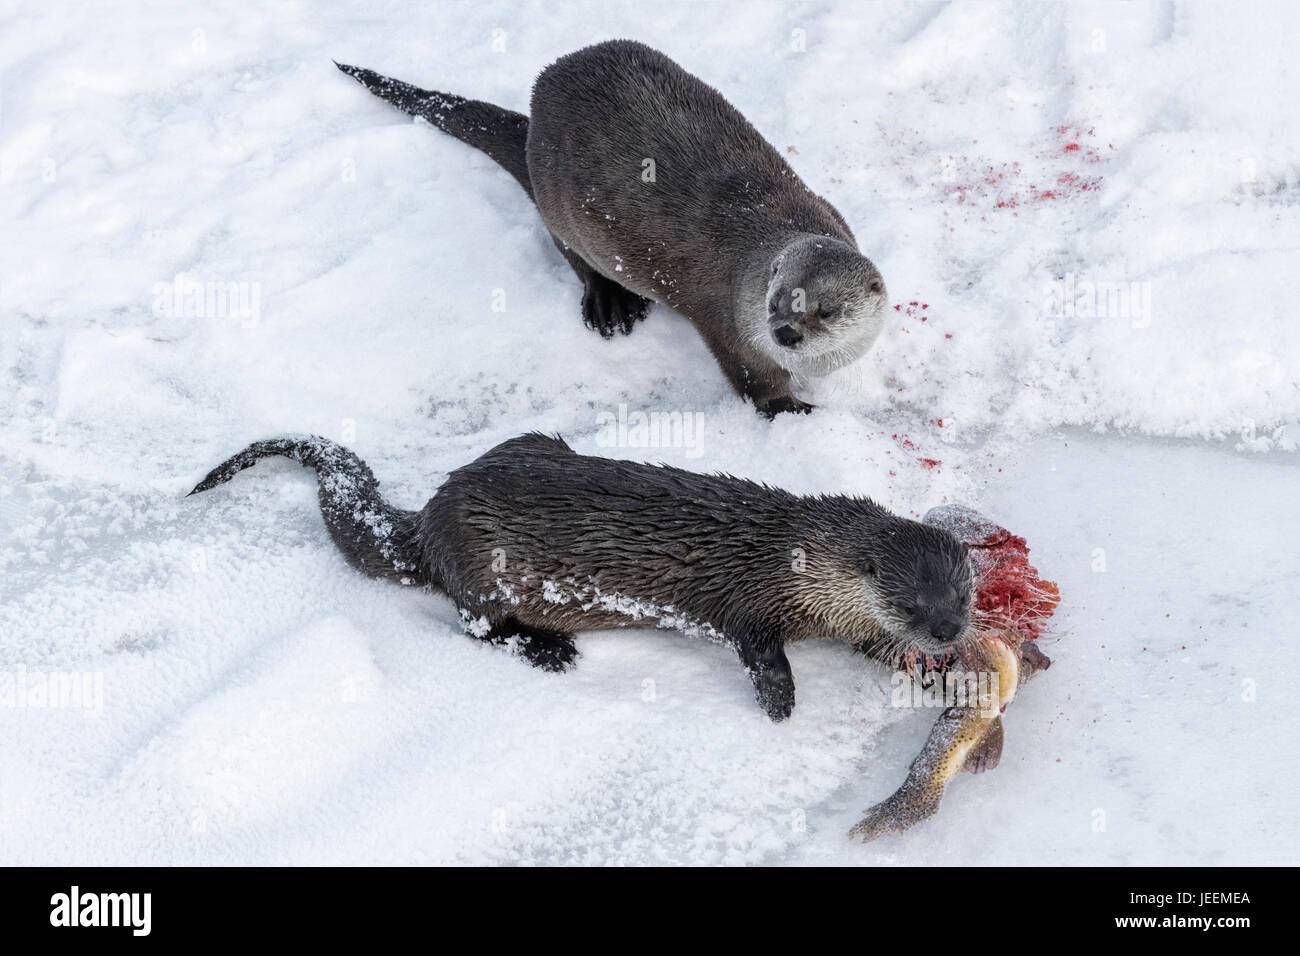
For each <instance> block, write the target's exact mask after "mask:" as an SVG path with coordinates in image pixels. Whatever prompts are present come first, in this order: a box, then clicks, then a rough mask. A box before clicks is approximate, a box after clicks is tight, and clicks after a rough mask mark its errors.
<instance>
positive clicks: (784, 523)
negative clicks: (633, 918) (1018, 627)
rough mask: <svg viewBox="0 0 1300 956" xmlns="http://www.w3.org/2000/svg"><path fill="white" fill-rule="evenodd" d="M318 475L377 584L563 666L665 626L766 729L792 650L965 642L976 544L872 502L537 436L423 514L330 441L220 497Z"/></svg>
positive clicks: (539, 660)
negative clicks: (714, 653) (707, 647)
mask: <svg viewBox="0 0 1300 956" xmlns="http://www.w3.org/2000/svg"><path fill="white" fill-rule="evenodd" d="M273 455H279V456H283V457H286V458H290V459H292V460H294V461H297V462H299V463H300V464H302V465H305V466H307V467H309V468H313V469H315V471H316V474H317V482H318V486H319V499H320V506H321V513H322V515H323V517H324V519H325V525H326V527H327V528H328V529H329V533H330V536H331V537H332V538H333V540H334V543H335V544H336V545H337V546H338V548H339V550H340V551H342V552H343V556H344V557H345V558H346V559H347V561H348V562H349V563H350V564H351V565H352V566H353V567H354V568H356V569H358V570H359V571H361V572H363V573H364V574H367V575H370V576H371V577H377V578H387V579H389V580H392V581H396V582H398V583H401V584H407V585H424V586H431V587H434V588H438V589H440V590H442V591H443V592H444V593H446V594H447V595H448V596H449V597H450V598H451V599H452V601H454V602H455V604H456V605H457V607H458V608H459V609H460V613H461V617H462V621H463V623H464V625H465V628H466V630H467V631H469V633H471V634H472V635H474V636H476V637H480V638H483V639H485V640H489V641H494V642H506V641H509V642H511V643H513V644H515V645H516V646H517V647H518V648H519V650H520V652H521V653H522V655H523V656H525V657H526V658H527V659H528V660H529V661H530V662H531V663H533V664H534V665H536V666H539V667H544V668H548V669H552V670H564V669H566V668H568V667H569V666H570V665H572V664H573V662H574V660H575V658H576V656H577V649H576V647H575V645H574V642H573V632H575V631H580V630H600V629H606V628H635V627H661V628H673V629H677V630H684V631H687V632H688V633H694V634H700V635H703V636H706V637H709V638H712V639H715V640H719V641H722V642H725V643H728V644H731V645H732V646H734V647H735V649H736V651H737V652H738V655H739V657H740V661H741V663H742V664H743V665H744V667H745V669H746V671H747V672H748V673H749V676H750V678H751V680H752V681H753V684H754V689H755V694H756V696H757V699H758V702H759V704H760V705H761V706H762V707H763V709H764V710H765V711H766V712H767V714H768V716H770V717H771V718H772V719H773V720H782V719H784V718H785V717H788V716H789V715H790V713H791V711H792V709H793V707H794V677H793V675H792V674H791V671H790V662H789V661H788V660H787V659H786V655H785V650H784V644H785V642H787V641H794V640H800V639H802V638H806V637H812V636H825V637H838V638H842V639H845V640H848V641H851V642H853V643H854V644H856V645H858V646H859V647H860V648H861V649H862V650H864V651H865V652H866V653H868V654H870V655H871V656H872V657H875V658H877V659H878V660H881V661H886V662H896V661H898V660H900V659H902V658H904V657H907V656H909V655H911V656H912V657H913V658H914V657H915V656H916V655H928V656H933V657H942V656H945V655H947V654H949V653H951V652H957V651H959V650H960V648H961V647H962V646H963V645H964V643H965V641H966V639H967V637H968V635H969V634H970V633H972V628H971V614H970V608H971V600H972V595H973V593H974V578H973V573H972V566H971V562H970V560H969V553H968V550H967V546H966V545H965V544H964V543H963V542H962V541H960V540H959V539H958V538H957V537H956V536H955V535H953V534H951V533H950V532H948V531H946V530H943V529H941V528H936V527H931V526H929V525H925V524H922V523H920V522H916V521H911V520H908V519H906V518H900V517H898V516H896V515H894V514H892V513H890V512H889V511H887V510H886V509H884V508H882V507H881V506H880V505H878V504H876V503H875V502H873V501H871V500H870V499H867V498H857V497H847V496H842V495H819V496H812V497H801V496H798V495H794V494H791V493H790V492H787V491H782V490H780V489H777V488H771V487H768V486H767V485H762V484H757V483H755V482H752V481H746V480H744V479H740V478H733V477H731V476H729V475H703V474H698V473H696V472H690V471H683V470H681V469H678V468H672V467H668V466H666V465H646V464H638V463H635V462H629V461H618V460H614V459H608V458H598V457H592V456H587V455H579V454H577V453H576V452H575V451H573V449H571V448H570V447H569V446H568V445H567V444H565V443H564V442H563V441H562V440H561V439H559V438H555V437H548V436H545V435H541V434H537V433H532V434H527V435H523V436H521V437H518V438H512V439H510V440H509V441H506V442H503V443H502V444H500V445H497V446H496V447H495V448H493V449H491V450H490V451H488V452H487V453H486V454H484V455H482V456H481V457H480V458H478V459H476V460H475V461H473V462H471V463H469V464H468V465H465V466H464V467H462V468H459V469H457V470H455V471H453V472H452V473H451V474H450V475H448V476H447V480H446V481H445V482H444V483H443V485H442V486H441V487H440V488H439V489H438V491H437V492H436V493H435V494H434V496H433V497H432V498H431V499H430V500H429V502H428V503H427V504H426V505H425V506H424V507H423V508H422V509H421V510H420V511H418V512H416V511H404V510H401V509H399V508H396V507H394V506H393V505H391V504H389V503H388V502H386V501H385V500H384V499H383V498H382V497H381V496H380V494H379V483H378V481H376V479H375V477H374V474H373V473H372V472H371V470H370V468H369V467H368V466H367V465H366V464H365V462H363V461H362V460H361V459H360V458H358V457H357V456H356V455H355V454H354V453H353V452H351V451H349V450H348V449H346V448H344V447H342V446H340V445H337V444H335V443H334V442H331V441H328V440H327V439H324V438H318V437H305V438H302V437H299V438H273V439H268V440H265V441H259V442H255V443H254V444H251V445H249V446H248V447H247V448H245V449H244V450H243V451H241V452H239V453H238V454H236V455H234V456H233V457H231V458H229V459H228V460H226V461H225V462H223V463H222V464H221V465H219V466H217V467H216V468H214V469H213V470H212V471H211V472H209V473H208V475H207V477H205V478H204V479H203V480H202V481H201V482H199V483H198V485H197V486H196V487H195V488H194V490H193V491H191V492H190V494H195V493H197V492H201V491H207V490H208V489H210V488H214V487H216V486H217V485H220V484H223V483H224V482H226V481H229V480H230V479H231V478H232V477H233V476H234V475H235V474H237V473H238V472H240V471H242V470H243V469H245V468H248V467H250V466H252V465H254V464H256V463H257V462H258V461H260V460H261V459H263V458H266V457H268V456H273Z"/></svg>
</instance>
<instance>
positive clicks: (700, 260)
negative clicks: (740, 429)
mask: <svg viewBox="0 0 1300 956" xmlns="http://www.w3.org/2000/svg"><path fill="white" fill-rule="evenodd" d="M339 69H340V70H342V71H344V72H345V73H347V74H349V75H351V76H353V77H355V78H356V79H358V80H359V81H360V82H361V83H363V84H364V85H365V86H366V87H367V88H368V89H369V90H371V92H373V93H375V94H376V95H378V96H380V97H382V98H383V99H385V100H387V101H389V102H390V103H392V104H394V105H395V106H397V107H398V108H399V109H402V110H404V111H406V112H408V113H411V114H413V115H416V116H420V117H423V118H424V119H426V120H428V121H429V122H430V123H432V124H433V125H435V126H437V127H438V128H439V129H441V130H443V131H444V132H447V133H449V134H451V135H452V136H455V137H456V138H458V139H460V140H462V141H464V142H466V143H469V144H470V145H472V146H475V147H477V148H479V149H481V150H483V151H484V152H486V153H487V154H488V155H489V156H491V157H492V158H493V159H495V160H496V161H497V162H498V163H500V164H501V165H502V166H503V167H504V168H505V169H506V170H507V171H509V172H510V174H511V175H512V176H514V178H515V179H516V180H518V182H519V183H520V185H522V186H523V187H524V190H525V191H526V192H527V193H528V194H529V196H531V197H532V198H533V200H534V202H535V203H536V204H537V208H538V210H539V211H540V212H541V215H542V219H543V220H544V221H545V223H546V226H547V228H548V229H549V230H550V232H551V235H552V237H553V239H554V240H555V243H556V246H557V247H558V248H559V249H560V251H561V252H562V253H563V255H564V257H565V258H566V259H567V260H568V262H569V264H570V265H571V266H572V267H573V269H574V271H575V272H576V273H577V274H578V278H579V279H581V280H582V283H583V286H584V293H583V301H582V311H583V317H584V319H585V321H586V322H587V324H588V325H589V326H591V327H592V328H594V329H596V330H598V331H599V332H600V333H601V334H602V335H605V336H607V337H608V336H610V335H612V334H613V333H614V332H615V331H616V330H617V331H622V332H624V333H626V332H630V331H631V329H632V327H633V325H634V324H635V323H636V322H637V321H638V320H639V319H641V318H643V317H644V315H645V313H646V308H647V306H648V305H649V302H650V300H654V301H656V302H659V303H661V304H663V305H666V306H669V307H670V308H673V309H675V310H677V311H678V312H680V313H681V314H683V315H685V316H686V317H687V318H689V319H690V320H691V321H692V322H693V323H694V325H695V327H696V328H697V329H698V330H699V332H700V334H701V335H702V336H703V337H704V340H705V341H706V342H707V343H708V345H709V348H710V349H711V350H712V352H713V354H714V356H716V358H717V360H718V362H719V364H720V365H721V366H722V368H723V370H724V372H725V373H726V375H727V377H728V378H729V379H730V381H731V383H732V385H733V386H735V388H736V389H737V390H738V391H739V392H740V393H741V394H742V395H745V396H747V397H749V398H750V399H751V400H753V401H754V402H755V404H756V405H758V407H759V408H760V410H762V411H764V412H766V413H768V414H775V413H776V412H779V411H793V410H800V411H806V410H807V409H808V407H809V406H806V405H804V404H803V403H802V402H800V401H799V400H798V399H797V398H796V397H795V396H794V395H793V393H792V382H791V373H790V371H789V370H788V369H789V368H792V367H798V368H800V369H801V370H803V369H805V368H806V370H807V371H808V372H809V373H810V374H822V373H824V371H825V370H826V369H825V368H824V367H823V366H824V365H825V362H823V361H821V360H820V359H818V360H817V361H811V362H809V363H805V362H802V361H801V360H800V358H799V356H798V355H796V353H795V352H794V351H793V349H794V348H798V346H794V347H792V351H791V352H788V353H787V352H782V351H781V349H780V348H779V347H777V346H776V345H773V344H771V343H770V342H769V341H768V339H767V335H768V332H769V330H768V328H767V324H766V323H767V322H768V321H769V319H770V321H771V322H772V323H773V327H774V328H775V327H776V326H777V325H788V324H789V323H790V322H791V321H794V322H795V325H796V327H797V328H798V329H799V331H800V333H802V334H803V335H805V336H806V338H807V342H805V343H804V344H805V347H810V346H811V344H812V341H813V340H814V339H816V338H817V337H818V336H819V335H820V334H821V333H822V331H823V329H822V325H821V319H820V316H819V314H818V313H817V310H816V309H815V308H814V309H813V310H811V312H810V313H809V314H807V315H804V314H802V309H801V312H800V314H798V315H795V316H793V317H792V316H790V315H785V314H777V313H776V312H773V311H771V310H777V309H779V308H780V305H779V302H778V301H777V300H778V299H779V296H778V295H776V294H773V295H772V296H769V282H770V281H771V280H772V278H773V276H774V275H775V273H774V271H773V270H774V261H775V259H776V258H777V257H778V254H779V253H781V252H782V251H783V250H785V249H786V248H787V247H788V246H789V244H790V243H792V242H795V241H797V240H798V239H800V238H801V237H802V238H817V239H819V240H820V243H821V244H819V245H817V246H816V247H815V249H814V250H813V251H812V252H811V253H810V258H808V257H800V256H793V255H792V256H789V257H787V259H788V263H789V267H790V270H791V271H790V275H789V276H784V275H783V277H782V282H781V283H780V285H781V289H780V290H779V291H780V292H781V294H784V293H785V292H788V290H789V288H792V287H794V286H800V287H802V286H803V285H804V284H807V285H809V286H810V287H814V288H820V289H821V290H822V291H823V295H826V296H830V295H834V296H835V297H836V299H837V302H838V303H839V304H840V305H841V306H842V308H839V309H837V310H835V311H836V312H838V313H839V318H838V320H837V321H839V322H840V329H839V337H840V338H841V341H842V342H843V340H846V339H847V338H848V337H849V334H850V323H852V321H853V320H852V319H850V318H847V317H846V316H848V315H850V314H851V313H855V312H856V311H857V310H859V309H861V308H865V307H866V302H867V301H869V302H870V303H871V304H872V305H871V307H872V309H874V310H877V311H876V314H880V313H879V310H883V307H884V306H883V302H884V287H883V283H881V282H880V277H879V273H877V272H876V271H875V268H874V266H872V265H871V263H870V262H869V261H868V260H867V259H866V258H865V257H863V256H861V255H860V253H859V252H858V249H857V244H856V242H855V240H854V238H853V234H852V233H851V232H850V231H849V227H848V225H847V224H846V223H845V221H844V219H843V217H841V216H840V214H839V213H838V212H837V211H836V210H835V209H834V208H833V207H832V206H831V205H830V203H828V202H826V200H824V199H822V198H821V197H820V196H818V195H816V194H815V193H813V192H812V191H811V190H810V189H808V187H807V186H806V185H805V184H804V183H803V181H802V180H801V179H800V178H799V177H798V176H797V175H796V174H795V172H794V170H793V169H791V168H790V166H789V164H788V163H786V161H785V160H784V159H783V158H782V157H781V155H780V154H779V153H778V152H777V151H776V150H775V149H774V148H773V147H772V146H771V145H770V144H769V143H768V142H767V141H766V140H765V139H763V137H762V136H761V135H759V133H758V132H757V131H756V130H755V129H754V127H753V126H751V125H750V124H749V122H748V121H747V120H746V119H745V118H744V117H743V116H741V114H740V113H739V112H738V111H737V110H736V109H735V108H734V107H733V106H732V105H731V104H730V103H728V102H727V101H726V100H725V99H724V98H723V97H722V95H721V94H720V93H718V92H717V91H716V90H715V89H713V88H712V87H710V86H708V85H706V84H705V83H703V82H701V81H700V80H699V79H697V78H696V77H694V76H692V75H691V74H690V73H688V72H687V71H686V70H684V69H682V68H681V67H680V66H678V65H677V64H676V63H674V62H673V61H672V60H670V59H668V57H666V56H664V55H663V54H662V53H659V52H657V51H655V50H653V49H651V48H649V47H647V46H645V45H643V44H640V43H636V42H633V41H628V40H614V41H609V42H606V43H599V44H596V45H594V46H590V47H587V48H585V49H582V50H579V51H577V52H575V53H572V54H569V55H568V56H564V57H561V58H560V59H559V60H557V61H556V62H555V63H553V64H552V65H551V66H549V67H547V68H546V70H544V71H543V72H542V74H541V76H539V77H538V79H537V82H536V84H535V86H534V88H533V95H532V103H531V106H530V110H531V117H525V116H523V115H521V114H519V113H514V112H511V111H509V110H504V109H501V108H500V107H496V106H493V105H492V104H490V103H484V102H481V101H478V100H465V99H462V98H461V97H458V96H454V95H450V94H446V93H439V92H433V91H429V90H422V89H419V88H418V87H414V86H411V85H409V84H406V83H402V82H400V81H398V80H393V79H390V78H388V77H384V76H381V75H379V74H377V73H374V72H372V71H370V70H365V69H360V68H358V67H353V66H346V65H342V64H339ZM646 159H653V160H654V162H655V164H656V181H655V182H645V181H643V179H642V176H641V174H642V169H643V166H642V164H643V162H644V160H646ZM805 251H806V250H805ZM805 260H806V261H805ZM787 280H788V281H787ZM825 301H827V300H826V299H823V302H825ZM805 319H806V324H805ZM864 325H865V323H864ZM877 332H878V327H877V328H876V329H875V331H873V332H872V333H871V335H870V336H869V337H868V338H867V339H866V340H865V343H862V342H855V343H854V348H844V349H841V350H840V351H839V352H838V353H835V354H837V355H838V357H837V358H835V359H834V362H835V363H836V364H843V363H844V362H846V361H851V360H852V358H854V357H856V355H855V354H851V353H855V352H856V353H860V351H861V350H862V349H864V348H865V347H867V346H869V345H870V341H871V339H873V338H874V336H875V334H876V333H877ZM834 338H835V336H832V337H831V339H828V340H827V342H828V343H829V341H831V340H833V339H834ZM756 339H757V340H758V344H756ZM858 346H860V347H858ZM828 348H829V344H828ZM765 350H766V351H765ZM768 351H771V352H774V353H776V354H779V355H781V356H788V357H789V362H787V363H786V364H785V366H784V367H783V365H782V364H779V363H778V362H777V361H774V359H773V357H772V355H771V354H767V352H768ZM831 352H834V350H833V349H831ZM783 361H784V358H783ZM791 363H793V364H791ZM801 374H802V371H801Z"/></svg>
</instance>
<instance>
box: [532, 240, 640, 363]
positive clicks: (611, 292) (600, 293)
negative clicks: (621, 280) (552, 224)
mask: <svg viewBox="0 0 1300 956" xmlns="http://www.w3.org/2000/svg"><path fill="white" fill-rule="evenodd" d="M551 238H553V239H554V238H555V237H554V236H552V237H551ZM555 245H556V247H557V248H558V249H559V250H560V252H561V253H563V254H564V258H565V259H566V260H567V261H568V263H569V265H570V266H572V267H573V271H574V272H576V273H577V274H578V278H579V279H581V280H582V321H583V323H584V324H585V325H586V326H587V328H589V329H595V330H596V331H597V332H599V333H600V334H601V337H602V338H606V339H612V338H613V337H614V333H615V332H622V333H623V334H624V335H631V334H632V327H633V326H634V325H636V324H637V322H639V321H640V320H642V319H644V318H645V315H646V311H647V310H648V309H649V308H650V300H649V299H646V298H643V297H642V296H639V295H637V294H636V293H635V292H633V291H632V290H630V289H625V288H623V287H622V286H621V285H619V284H618V283H617V282H614V281H613V280H611V279H606V278H605V277H604V276H603V275H601V274H600V273H599V272H597V271H596V270H595V269H593V268H592V267H591V266H590V265H588V264H587V262H586V261H585V260H584V259H583V258H582V257H581V256H580V255H578V254H577V253H576V252H574V251H573V250H572V249H570V248H568V247H567V246H566V245H565V244H564V243H562V242H561V241H560V240H559V239H555Z"/></svg>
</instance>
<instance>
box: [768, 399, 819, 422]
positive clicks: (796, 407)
mask: <svg viewBox="0 0 1300 956" xmlns="http://www.w3.org/2000/svg"><path fill="white" fill-rule="evenodd" d="M813 408H814V406H812V405H809V404H808V403H807V402H801V401H799V399H797V398H792V397H791V396H789V395H783V396H781V397H780V398H770V399H768V400H767V401H766V402H764V403H762V404H760V405H759V406H758V411H759V414H760V415H762V416H764V417H765V418H766V419H767V420H768V421H771V420H772V419H774V418H776V416H777V415H780V414H783V413H786V412H790V413H798V414H800V415H807V414H808V413H809V412H811V411H812V410H813Z"/></svg>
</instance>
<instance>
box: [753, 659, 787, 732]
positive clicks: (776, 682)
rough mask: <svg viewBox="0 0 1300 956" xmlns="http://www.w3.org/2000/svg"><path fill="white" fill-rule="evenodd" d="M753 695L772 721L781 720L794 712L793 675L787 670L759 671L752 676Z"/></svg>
mask: <svg viewBox="0 0 1300 956" xmlns="http://www.w3.org/2000/svg"><path fill="white" fill-rule="evenodd" d="M754 696H755V697H756V698H757V699H758V704H759V706H760V707H762V708H763V710H764V711H765V712H766V713H767V716H769V717H771V718H772V719H773V720H774V721H778V722H779V721H782V720H785V719H786V718H787V717H789V716H790V714H792V713H793V712H794V677H792V676H791V674H790V672H789V671H788V670H785V671H782V670H778V669H773V670H764V671H760V672H759V673H758V674H757V675H755V677H754Z"/></svg>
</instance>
